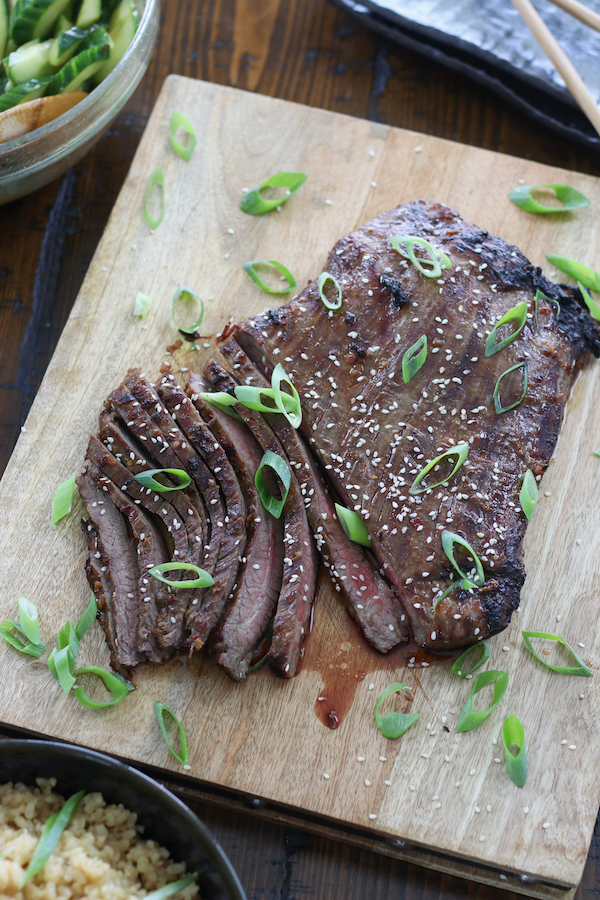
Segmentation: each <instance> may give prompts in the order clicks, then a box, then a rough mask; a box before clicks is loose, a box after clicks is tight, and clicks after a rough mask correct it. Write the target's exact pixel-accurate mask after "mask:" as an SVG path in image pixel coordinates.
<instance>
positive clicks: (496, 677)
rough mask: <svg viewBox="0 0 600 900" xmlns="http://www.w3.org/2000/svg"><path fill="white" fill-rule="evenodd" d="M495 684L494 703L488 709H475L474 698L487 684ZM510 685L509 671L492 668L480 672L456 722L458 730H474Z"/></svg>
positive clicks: (488, 714)
mask: <svg viewBox="0 0 600 900" xmlns="http://www.w3.org/2000/svg"><path fill="white" fill-rule="evenodd" d="M492 683H493V684H494V699H493V701H492V705H491V706H489V707H488V708H487V709H483V710H474V709H473V699H474V697H475V694H478V693H479V691H481V690H482V689H483V688H484V687H486V685H488V684H492ZM507 686H508V672H501V671H498V670H497V669H490V670H489V671H487V672H480V674H479V675H476V676H475V678H474V679H473V686H472V687H471V693H470V694H469V697H468V699H467V702H466V703H465V705H464V706H463V708H462V709H461V711H460V715H459V717H458V722H457V723H456V731H458V732H460V733H463V732H465V731H473V729H474V728H477V727H478V726H479V725H481V724H482V723H483V722H485V720H486V719H487V718H488V716H490V715H491V714H492V713H493V711H494V710H495V709H496V707H497V706H498V704H499V703H500V701H501V700H502V698H503V696H504V694H505V692H506V688H507Z"/></svg>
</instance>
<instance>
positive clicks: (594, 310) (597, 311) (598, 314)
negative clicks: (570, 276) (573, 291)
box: [578, 282, 600, 322]
mask: <svg viewBox="0 0 600 900" xmlns="http://www.w3.org/2000/svg"><path fill="white" fill-rule="evenodd" d="M578 284H579V290H580V291H581V296H582V297H583V299H584V302H585V305H586V306H587V308H588V309H589V311H590V312H591V314H592V316H593V317H594V319H596V321H598V322H600V306H598V304H597V303H596V301H595V300H592V298H591V297H590V295H589V294H588V292H587V291H586V289H585V288H584V286H583V285H582V283H581V282H578Z"/></svg>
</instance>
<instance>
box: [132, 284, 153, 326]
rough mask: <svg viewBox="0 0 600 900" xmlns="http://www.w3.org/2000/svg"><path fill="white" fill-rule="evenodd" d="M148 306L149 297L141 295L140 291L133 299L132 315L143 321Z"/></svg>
mask: <svg viewBox="0 0 600 900" xmlns="http://www.w3.org/2000/svg"><path fill="white" fill-rule="evenodd" d="M149 306H150V297H149V296H148V294H142V292H141V291H138V293H137V296H136V298H135V304H134V306H133V314H134V316H137V317H138V319H145V318H146V316H147V315H148V307H149Z"/></svg>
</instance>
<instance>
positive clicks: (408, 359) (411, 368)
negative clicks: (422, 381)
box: [402, 334, 427, 384]
mask: <svg viewBox="0 0 600 900" xmlns="http://www.w3.org/2000/svg"><path fill="white" fill-rule="evenodd" d="M426 359H427V335H426V334H422V335H421V337H420V338H419V340H418V341H415V343H414V344H413V345H412V347H409V348H408V350H407V351H406V353H405V354H404V356H403V357H402V378H403V380H404V384H408V382H409V381H410V379H411V378H412V377H413V376H414V375H416V374H417V372H418V371H419V369H420V368H421V366H423V365H424V364H425V360H426Z"/></svg>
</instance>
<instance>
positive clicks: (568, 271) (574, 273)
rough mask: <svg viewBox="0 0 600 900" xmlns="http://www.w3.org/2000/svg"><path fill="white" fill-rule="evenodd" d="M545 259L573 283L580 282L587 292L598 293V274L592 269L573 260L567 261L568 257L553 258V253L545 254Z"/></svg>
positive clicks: (599, 283)
mask: <svg viewBox="0 0 600 900" xmlns="http://www.w3.org/2000/svg"><path fill="white" fill-rule="evenodd" d="M546 259H547V260H548V262H550V263H552V265H553V266H556V268H557V269H560V271H561V272H564V273H565V275H568V276H569V277H570V278H572V279H573V281H578V282H581V284H582V285H583V286H584V287H586V288H587V289H588V290H589V291H600V273H598V272H596V271H595V270H594V269H590V268H589V267H588V266H584V265H583V263H579V262H576V261H575V260H574V259H569V257H568V256H555V255H554V254H553V253H547V254H546Z"/></svg>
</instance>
